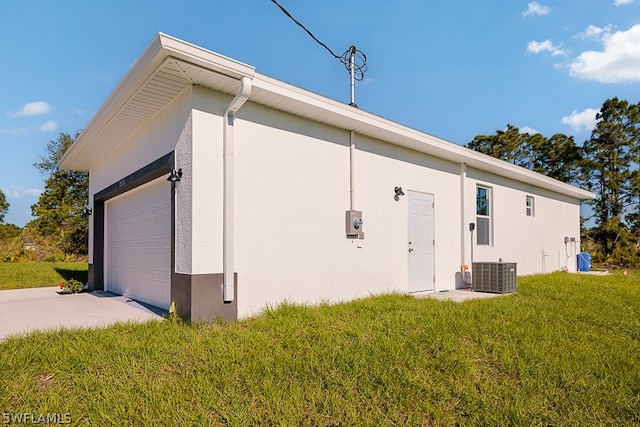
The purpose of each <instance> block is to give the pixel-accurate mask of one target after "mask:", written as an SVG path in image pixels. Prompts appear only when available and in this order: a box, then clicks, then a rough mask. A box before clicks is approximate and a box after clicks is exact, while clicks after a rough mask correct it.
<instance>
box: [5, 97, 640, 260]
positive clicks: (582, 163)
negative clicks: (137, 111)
mask: <svg viewBox="0 0 640 427" xmlns="http://www.w3.org/2000/svg"><path fill="white" fill-rule="evenodd" d="M596 119H597V123H596V126H595V128H594V129H593V131H592V132H591V137H590V138H589V139H588V140H587V141H584V143H583V144H582V145H581V146H579V145H577V144H576V142H575V141H574V138H573V137H572V136H567V135H564V134H561V133H558V134H555V135H552V136H551V137H548V138H547V137H545V136H543V135H541V134H539V133H536V134H530V133H524V132H521V131H520V129H518V128H516V127H514V126H512V125H507V127H506V129H504V130H498V131H496V133H495V134H493V135H478V136H476V137H475V138H474V139H473V140H472V141H471V142H469V143H468V144H467V145H466V146H467V147H468V148H471V149H473V150H477V151H479V152H482V153H485V154H488V155H490V156H493V157H497V158H499V159H502V160H504V161H507V162H510V163H513V164H516V165H518V166H522V167H525V168H528V169H531V170H533V171H536V172H539V173H541V174H544V175H547V176H549V177H551V178H555V179H558V180H560V181H563V182H566V183H569V184H573V185H576V186H579V187H581V188H585V189H588V190H590V191H593V192H594V194H595V195H596V198H595V199H594V200H591V201H587V202H586V203H587V204H588V205H589V207H590V209H589V211H590V212H592V213H591V215H590V216H589V217H587V218H583V220H582V225H583V229H582V239H581V240H582V248H583V250H586V251H589V252H591V253H592V260H593V262H594V263H601V264H606V265H624V266H628V267H631V266H640V252H639V249H640V172H639V169H640V145H639V138H640V103H638V104H631V103H629V102H627V101H625V100H620V99H618V98H612V99H608V100H606V101H605V102H604V103H603V105H602V108H601V109H600V111H599V112H598V114H597V116H596ZM77 136H78V132H76V134H75V135H73V136H72V135H69V134H65V133H60V134H59V136H58V139H56V140H53V141H49V143H48V144H47V147H46V154H45V155H44V156H41V158H40V161H39V162H37V163H35V164H34V166H35V167H36V168H37V169H38V170H39V171H40V172H41V173H42V174H43V175H45V176H46V177H47V179H46V182H45V189H44V192H43V193H42V194H41V195H40V198H39V199H38V202H37V203H36V204H34V205H33V206H32V207H31V211H32V214H33V216H34V218H35V219H34V220H33V221H31V222H30V223H28V224H27V225H26V226H25V227H24V228H23V229H20V228H19V227H16V226H15V225H11V224H3V221H4V217H5V214H6V212H7V209H8V208H9V203H8V202H7V200H6V197H5V195H4V193H2V191H1V190H0V261H12V260H14V261H15V260H23V259H34V258H35V259H41V258H42V259H56V260H57V259H60V258H63V259H64V258H68V257H70V256H76V255H79V256H84V255H86V254H87V245H88V243H87V241H88V219H87V215H86V213H85V210H86V207H87V206H88V191H89V177H88V174H87V173H85V172H78V171H67V170H61V169H60V168H58V161H59V160H60V159H61V158H62V156H63V154H64V153H65V151H66V150H67V149H68V148H69V147H70V146H71V144H73V142H74V141H75V139H76V137H77Z"/></svg>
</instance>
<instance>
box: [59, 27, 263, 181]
mask: <svg viewBox="0 0 640 427" xmlns="http://www.w3.org/2000/svg"><path fill="white" fill-rule="evenodd" d="M170 57H173V58H176V59H180V60H183V61H185V62H189V63H192V64H194V65H198V66H200V67H203V68H206V69H208V70H211V71H214V72H217V73H219V74H223V75H226V76H229V77H232V78H236V79H238V80H239V79H241V78H242V77H243V76H248V77H251V78H253V76H254V74H255V67H252V66H250V65H247V64H244V63H242V62H240V61H236V60H234V59H231V58H228V57H226V56H223V55H220V54H217V53H215V52H212V51H210V50H207V49H204V48H201V47H198V46H196V45H194V44H191V43H187V42H185V41H182V40H180V39H177V38H175V37H172V36H169V35H167V34H164V33H161V32H160V33H158V34H157V35H156V37H154V39H153V40H152V41H151V43H150V44H149V45H148V46H147V48H146V49H145V50H144V52H143V53H142V55H140V56H139V57H138V59H136V61H135V62H134V63H133V65H131V67H130V68H129V70H128V71H127V73H126V74H125V76H124V77H123V78H122V80H121V81H120V83H118V85H117V86H116V87H115V89H114V90H113V91H112V92H111V94H110V95H109V96H108V97H107V99H106V101H105V102H104V103H103V104H102V106H101V107H100V109H99V110H98V111H97V112H96V113H95V114H94V116H93V117H92V118H91V120H90V121H89V123H88V124H87V126H86V127H85V128H84V129H83V131H82V132H81V133H80V135H79V136H78V138H77V139H76V141H75V142H74V143H73V144H72V145H71V147H69V149H68V150H67V151H66V152H65V153H64V155H63V156H62V158H61V159H60V161H59V162H58V166H59V167H60V168H63V169H65V168H72V166H71V163H72V162H73V160H74V159H75V158H76V157H77V156H78V155H80V153H81V152H82V151H83V150H84V149H85V148H86V146H87V145H88V144H89V143H90V142H91V141H92V140H93V139H94V138H95V137H96V136H97V135H98V133H99V132H100V130H101V129H102V128H103V127H104V126H105V125H106V124H107V123H108V122H109V121H110V120H111V119H112V118H113V117H115V116H116V115H117V114H118V111H120V109H122V107H123V106H125V105H126V103H127V102H128V101H129V99H130V98H131V97H132V96H134V95H135V93H136V92H137V91H138V90H139V89H140V88H141V87H142V85H144V82H145V81H147V79H149V77H150V76H152V75H153V73H154V72H155V71H156V69H157V68H158V67H159V66H160V65H161V64H162V63H163V62H164V61H165V60H166V59H167V58H170Z"/></svg>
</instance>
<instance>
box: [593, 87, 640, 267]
mask: <svg viewBox="0 0 640 427" xmlns="http://www.w3.org/2000/svg"><path fill="white" fill-rule="evenodd" d="M596 119H597V120H598V122H597V124H596V128H595V129H594V130H593V132H592V133H591V138H590V139H589V140H588V141H586V142H585V145H584V153H585V162H584V179H585V182H586V184H587V185H588V187H589V188H590V189H591V190H592V191H593V192H594V193H595V194H596V199H595V200H593V201H592V202H591V205H592V207H593V209H594V215H595V219H596V226H595V228H594V230H592V235H593V238H594V240H595V242H596V243H597V244H598V246H599V247H600V250H601V251H602V253H603V257H604V258H605V259H604V261H606V262H608V263H615V264H635V263H637V262H638V259H637V258H638V254H637V250H636V248H635V245H634V244H633V236H632V235H631V233H630V230H629V227H628V224H626V223H625V222H624V220H623V219H624V218H625V214H627V219H630V220H633V219H634V212H633V211H631V212H630V211H629V208H630V207H633V206H634V202H635V204H636V206H637V198H638V187H637V184H638V182H637V181H638V176H637V174H638V172H637V168H638V155H637V151H638V138H639V136H640V132H639V130H640V129H639V125H640V105H639V104H630V103H629V102H627V101H624V100H622V101H621V100H619V99H618V98H612V99H609V100H607V101H605V102H604V104H603V105H602V108H601V109H600V112H599V113H598V114H597V116H596ZM629 213H631V216H628V214H629ZM635 215H637V210H636V211H635ZM632 246H633V247H632Z"/></svg>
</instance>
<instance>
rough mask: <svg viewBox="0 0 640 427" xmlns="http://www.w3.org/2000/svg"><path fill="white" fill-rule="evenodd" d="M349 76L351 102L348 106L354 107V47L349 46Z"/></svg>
mask: <svg viewBox="0 0 640 427" xmlns="http://www.w3.org/2000/svg"><path fill="white" fill-rule="evenodd" d="M349 74H350V75H351V102H350V103H349V105H352V106H354V107H357V105H356V89H355V87H356V47H355V46H349Z"/></svg>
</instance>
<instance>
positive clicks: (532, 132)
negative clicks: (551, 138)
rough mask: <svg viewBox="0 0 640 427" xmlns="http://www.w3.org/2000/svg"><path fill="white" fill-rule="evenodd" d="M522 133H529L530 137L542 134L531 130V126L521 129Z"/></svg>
mask: <svg viewBox="0 0 640 427" xmlns="http://www.w3.org/2000/svg"><path fill="white" fill-rule="evenodd" d="M520 133H528V134H529V135H535V134H537V133H540V132H538V131H537V130H535V129H532V128H530V127H529V126H524V127H521V128H520Z"/></svg>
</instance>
